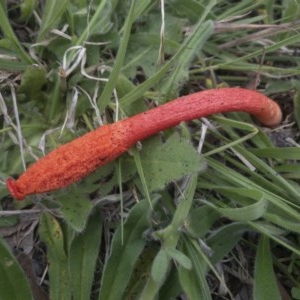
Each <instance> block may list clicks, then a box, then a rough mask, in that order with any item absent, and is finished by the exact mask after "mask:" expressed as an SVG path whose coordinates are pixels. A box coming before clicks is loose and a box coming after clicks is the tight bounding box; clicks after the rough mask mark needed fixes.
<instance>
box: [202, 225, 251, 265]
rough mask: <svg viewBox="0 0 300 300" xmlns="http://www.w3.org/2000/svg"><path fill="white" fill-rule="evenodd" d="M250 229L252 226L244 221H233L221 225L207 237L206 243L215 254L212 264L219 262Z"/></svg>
mask: <svg viewBox="0 0 300 300" xmlns="http://www.w3.org/2000/svg"><path fill="white" fill-rule="evenodd" d="M249 230H250V226H248V225H246V224H243V223H232V224H229V225H225V226H223V227H221V228H220V229H219V230H218V231H216V232H214V233H213V234H212V235H211V236H210V237H208V238H207V240H206V243H207V245H208V247H210V249H211V251H212V253H213V255H212V256H211V257H210V261H211V262H212V264H216V263H218V262H219V261H220V260H221V259H222V258H223V257H224V256H225V255H227V254H228V253H229V252H230V251H231V250H232V249H233V247H234V246H235V245H236V244H237V243H238V242H239V240H240V239H241V238H242V236H243V234H244V233H245V232H246V231H249Z"/></svg>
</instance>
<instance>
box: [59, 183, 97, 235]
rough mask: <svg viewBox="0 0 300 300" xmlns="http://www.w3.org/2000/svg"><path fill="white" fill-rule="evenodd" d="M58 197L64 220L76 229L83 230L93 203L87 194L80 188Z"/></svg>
mask: <svg viewBox="0 0 300 300" xmlns="http://www.w3.org/2000/svg"><path fill="white" fill-rule="evenodd" d="M57 199H58V200H59V202H60V203H61V205H62V208H61V213H62V214H63V216H64V220H65V221H66V222H67V223H68V224H69V226H71V227H72V228H73V229H74V230H75V231H77V232H81V231H83V230H84V228H85V226H86V222H87V219H88V215H89V214H90V212H91V210H92V207H93V204H92V202H91V201H89V199H88V197H87V195H86V194H84V193H83V191H81V190H80V189H76V191H75V190H71V191H70V192H69V193H67V194H64V195H61V196H58V197H57Z"/></svg>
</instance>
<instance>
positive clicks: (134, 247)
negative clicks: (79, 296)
mask: <svg viewBox="0 0 300 300" xmlns="http://www.w3.org/2000/svg"><path fill="white" fill-rule="evenodd" d="M148 211H149V204H148V202H147V201H145V200H143V201H141V202H139V203H138V204H136V205H135V206H134V207H133V208H132V210H131V211H130V213H129V216H128V218H127V220H126V222H125V224H124V229H123V232H124V234H123V244H122V235H121V228H120V227H119V228H118V229H117V231H116V233H115V235H114V238H113V241H112V245H111V253H110V256H109V258H108V260H107V261H106V263H105V266H104V272H103V276H102V282H101V291H100V295H99V300H118V299H122V295H123V293H124V291H125V288H126V285H127V284H128V282H129V279H130V276H131V273H132V271H133V266H134V263H135V262H136V260H137V259H138V256H139V255H140V253H141V251H142V249H143V247H144V245H145V242H146V240H145V239H143V233H144V231H145V230H147V228H148V227H149V221H148Z"/></svg>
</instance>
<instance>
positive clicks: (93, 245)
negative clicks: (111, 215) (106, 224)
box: [68, 212, 102, 300]
mask: <svg viewBox="0 0 300 300" xmlns="http://www.w3.org/2000/svg"><path fill="white" fill-rule="evenodd" d="M101 236H102V219H101V215H100V214H99V213H98V212H96V213H94V214H93V215H91V217H90V218H89V221H88V224H87V226H86V228H85V231H84V232H82V233H80V234H78V235H77V236H75V238H74V239H73V241H72V243H71V246H70V249H69V260H68V261H69V268H70V278H71V282H72V287H73V289H72V291H73V299H74V300H84V299H90V298H91V288H92V284H93V279H94V272H95V266H96V261H97V258H98V252H99V247H100V243H101Z"/></svg>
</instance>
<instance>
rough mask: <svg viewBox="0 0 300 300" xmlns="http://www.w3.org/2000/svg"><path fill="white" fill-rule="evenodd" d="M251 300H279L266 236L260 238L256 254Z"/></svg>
mask: <svg viewBox="0 0 300 300" xmlns="http://www.w3.org/2000/svg"><path fill="white" fill-rule="evenodd" d="M253 298H254V299H257V300H264V299H274V300H280V299H281V296H280V293H279V290H278V287H277V282H276V277H275V274H274V269H273V262H272V253H271V249H270V241H269V239H268V238H267V237H266V236H262V237H261V240H260V243H259V245H258V250H257V254H256V259H255V269H254V292H253Z"/></svg>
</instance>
